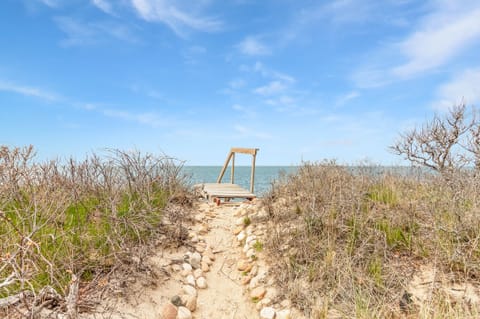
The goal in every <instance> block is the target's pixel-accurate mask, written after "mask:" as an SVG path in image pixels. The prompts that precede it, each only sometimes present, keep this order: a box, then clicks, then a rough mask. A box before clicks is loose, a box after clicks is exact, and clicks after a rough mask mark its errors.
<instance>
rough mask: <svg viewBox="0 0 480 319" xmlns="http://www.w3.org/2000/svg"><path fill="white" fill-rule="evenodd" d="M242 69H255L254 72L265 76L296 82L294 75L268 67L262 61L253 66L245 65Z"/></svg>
mask: <svg viewBox="0 0 480 319" xmlns="http://www.w3.org/2000/svg"><path fill="white" fill-rule="evenodd" d="M241 69H242V70H244V71H253V72H257V73H260V74H261V75H262V76H263V77H265V78H273V79H276V80H279V81H283V82H286V83H294V82H295V78H294V77H292V76H290V75H288V74H285V73H282V72H278V71H276V70H272V69H270V68H268V67H266V66H265V65H264V64H263V63H261V62H256V63H255V64H254V65H253V67H248V66H243V67H242V68H241Z"/></svg>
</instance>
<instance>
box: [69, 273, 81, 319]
mask: <svg viewBox="0 0 480 319" xmlns="http://www.w3.org/2000/svg"><path fill="white" fill-rule="evenodd" d="M79 282H80V281H79V280H78V277H77V276H75V275H73V276H72V283H71V284H70V289H69V291H68V296H67V300H66V301H67V319H77V318H78V313H77V302H78V285H79Z"/></svg>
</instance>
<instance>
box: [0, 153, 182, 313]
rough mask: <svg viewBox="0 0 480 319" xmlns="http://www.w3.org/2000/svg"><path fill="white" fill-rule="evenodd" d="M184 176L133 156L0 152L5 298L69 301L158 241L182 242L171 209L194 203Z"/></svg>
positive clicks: (0, 281)
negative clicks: (76, 286) (78, 289)
mask: <svg viewBox="0 0 480 319" xmlns="http://www.w3.org/2000/svg"><path fill="white" fill-rule="evenodd" d="M180 169H181V162H179V161H177V160H175V159H172V158H169V157H166V156H155V155H152V154H141V153H139V152H134V151H133V152H124V151H120V150H109V151H106V153H105V154H104V156H102V157H100V156H99V155H96V154H93V155H91V156H89V157H88V158H86V159H85V160H82V161H78V160H74V159H70V160H67V161H60V160H52V161H47V162H38V161H35V152H34V149H33V147H31V146H30V147H24V148H9V147H5V146H2V147H0V298H2V297H7V296H13V295H18V294H19V293H22V294H23V295H29V296H34V297H35V298H33V301H32V303H33V304H35V303H38V300H35V299H36V297H39V296H40V293H39V292H40V291H42V290H43V289H44V288H45V287H49V289H51V288H53V290H54V291H55V292H56V293H58V294H59V295H60V296H66V295H67V294H68V293H69V292H70V291H69V290H70V288H69V287H70V285H71V284H72V283H74V282H75V281H77V282H78V281H80V282H88V281H90V280H92V279H93V278H94V277H96V276H98V275H100V274H102V273H105V272H108V271H109V270H111V269H113V268H115V267H119V266H120V265H121V264H124V263H128V262H129V258H130V257H131V255H132V252H133V250H134V247H137V246H138V245H139V244H142V243H148V242H150V241H151V239H152V237H154V235H156V234H159V233H164V234H165V233H169V232H170V234H176V235H177V237H176V238H177V239H178V238H179V237H178V236H179V234H180V233H181V231H178V229H180V230H181V225H180V226H179V224H181V223H182V221H184V219H185V218H186V215H185V214H183V215H182V214H179V213H178V211H179V210H178V209H177V210H172V209H169V207H170V206H171V204H172V202H178V201H181V202H183V203H185V202H186V201H188V190H187V188H186V187H185V185H186V183H185V181H184V180H183V179H182V176H181V171H180ZM173 211H175V212H177V213H175V214H173V213H171V212H173ZM169 212H170V213H169ZM171 239H172V240H173V239H175V238H173V237H172V238H171ZM25 292H29V293H28V294H25ZM39 298H40V297H39Z"/></svg>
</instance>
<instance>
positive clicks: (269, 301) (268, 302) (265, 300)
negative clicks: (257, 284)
mask: <svg viewBox="0 0 480 319" xmlns="http://www.w3.org/2000/svg"><path fill="white" fill-rule="evenodd" d="M260 303H261V304H262V306H270V305H271V304H272V299H270V298H267V297H266V295H265V297H264V298H263V299H262V300H261V301H260Z"/></svg>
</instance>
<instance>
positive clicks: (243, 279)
mask: <svg viewBox="0 0 480 319" xmlns="http://www.w3.org/2000/svg"><path fill="white" fill-rule="evenodd" d="M250 280H252V277H250V276H243V277H242V280H241V281H240V282H241V284H242V285H248V283H249V282H250Z"/></svg>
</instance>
